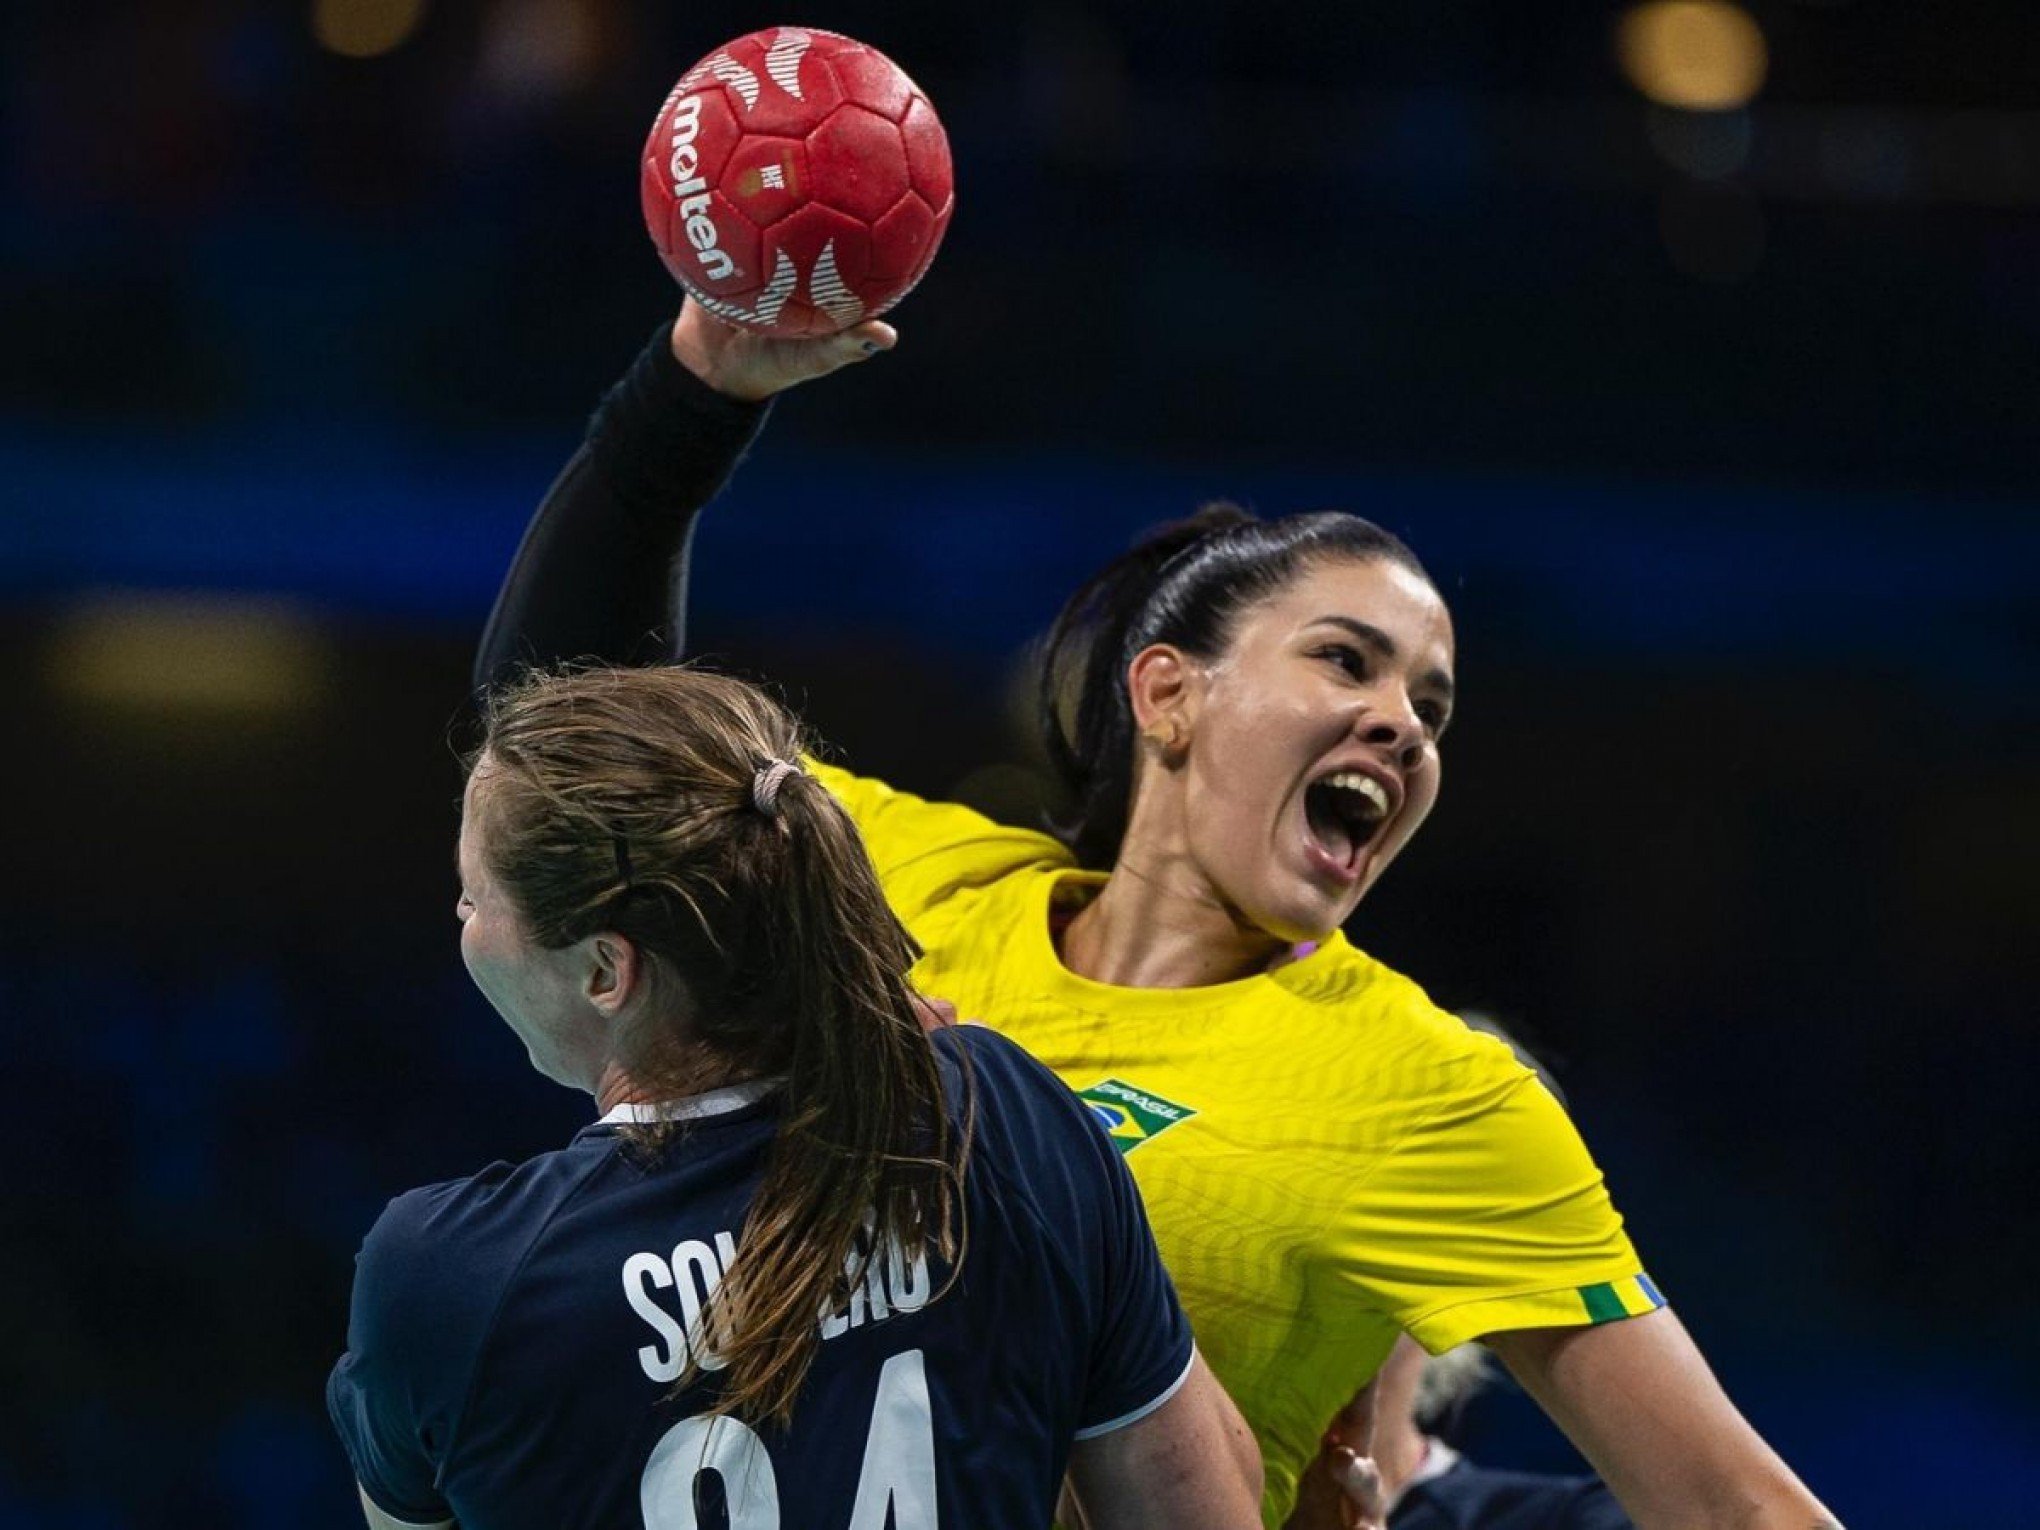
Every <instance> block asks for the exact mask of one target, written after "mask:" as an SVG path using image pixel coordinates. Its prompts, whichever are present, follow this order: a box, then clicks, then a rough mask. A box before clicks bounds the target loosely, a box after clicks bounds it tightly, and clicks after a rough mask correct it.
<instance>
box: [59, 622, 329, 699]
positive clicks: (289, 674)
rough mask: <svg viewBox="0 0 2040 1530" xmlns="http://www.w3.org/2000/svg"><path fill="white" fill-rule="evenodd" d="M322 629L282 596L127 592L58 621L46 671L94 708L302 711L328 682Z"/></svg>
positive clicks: (69, 695)
mask: <svg viewBox="0 0 2040 1530" xmlns="http://www.w3.org/2000/svg"><path fill="white" fill-rule="evenodd" d="M324 661H325V655H324V650H323V644H322V643H321V641H320V637H319V633H318V631H317V629H316V627H315V626H314V625H313V624H312V623H311V622H310V621H309V620H308V619H307V618H306V617H305V616H304V615H303V614H302V613H301V612H299V611H298V610H297V609H296V608H294V607H292V606H290V605H287V604H285V603H283V602H280V601H276V600H257V599H235V598H230V597H220V596H210V597H198V596H172V595H152V596H143V595H132V594H129V595H119V596H107V597H102V598H100V599H96V600H89V601H86V602H83V603H81V604H79V605H77V606H75V607H73V608H72V609H71V610H70V611H69V612H68V613H66V614H65V615H64V616H63V617H62V618H61V619H60V620H59V621H58V622H57V623H56V625H55V627H54V629H53V631H52V632H51V635H50V638H49V642H48V646H47V648H46V650H45V672H46V674H47V676H48V679H49V683H50V685H51V687H52V689H54V690H55V691H56V692H57V693H58V694H59V695H60V696H62V697H63V698H65V699H67V700H69V701H72V702H74V703H77V704H80V705H83V706H85V707H88V708H91V709H92V710H94V711H100V712H114V713H122V714H129V715H133V714H165V715H174V714H193V713H200V714H205V715H207V716H209V717H212V718H214V719H223V718H234V719H237V720H250V719H255V718H260V717H263V716H280V715H286V714H293V713H299V712H302V711H304V710H306V709H307V708H310V707H312V706H314V705H316V704H317V703H318V702H319V701H320V699H321V698H322V695H323V693H324V690H325V686H324V680H325V675H326V665H325V662H324Z"/></svg>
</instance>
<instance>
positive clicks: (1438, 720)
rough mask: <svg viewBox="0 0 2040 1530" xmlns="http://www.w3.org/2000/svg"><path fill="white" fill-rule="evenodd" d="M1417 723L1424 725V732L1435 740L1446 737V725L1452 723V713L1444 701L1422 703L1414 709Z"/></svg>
mask: <svg viewBox="0 0 2040 1530" xmlns="http://www.w3.org/2000/svg"><path fill="white" fill-rule="evenodd" d="M1412 710H1414V711H1415V712H1416V714H1417V721H1418V722H1420V723H1422V724H1423V725H1424V731H1425V732H1426V733H1428V734H1430V735H1431V737H1433V738H1443V737H1444V736H1445V725H1446V724H1447V723H1449V722H1451V721H1452V712H1451V710H1450V709H1449V708H1448V707H1447V706H1446V705H1445V703H1444V702H1442V701H1420V702H1418V703H1417V704H1416V706H1415V707H1414V708H1413V709H1412Z"/></svg>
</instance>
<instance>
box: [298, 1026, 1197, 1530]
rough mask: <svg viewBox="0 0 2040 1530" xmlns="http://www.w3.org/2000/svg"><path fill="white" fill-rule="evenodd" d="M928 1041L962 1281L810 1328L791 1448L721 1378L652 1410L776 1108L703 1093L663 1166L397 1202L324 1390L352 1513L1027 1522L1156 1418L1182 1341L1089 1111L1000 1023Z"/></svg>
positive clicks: (603, 1149) (863, 1302)
mask: <svg viewBox="0 0 2040 1530" xmlns="http://www.w3.org/2000/svg"><path fill="white" fill-rule="evenodd" d="M936 1047H937V1051H938V1052H939V1053H940V1054H941V1056H942V1064H943V1071H944V1074H945V1079H946V1081H947V1083H948V1085H949V1094H950V1098H951V1101H952V1107H953V1108H954V1109H956V1110H957V1112H958V1116H959V1119H960V1118H961V1117H962V1115H963V1114H964V1108H963V1106H962V1104H961V1101H962V1098H963V1095H964V1091H965V1088H966V1085H965V1080H966V1079H968V1081H969V1084H968V1087H969V1089H970V1092H971V1093H972V1095H973V1096H974V1098H973V1101H972V1112H971V1113H972V1114H973V1115H974V1122H973V1126H972V1136H971V1144H970V1156H969V1167H968V1170H967V1173H966V1178H965V1193H964V1198H963V1212H964V1216H963V1228H964V1232H965V1237H966V1244H965V1252H964V1255H963V1259H962V1261H961V1268H960V1272H959V1273H958V1276H957V1278H956V1279H954V1280H953V1281H951V1280H949V1279H948V1275H949V1272H948V1271H947V1270H946V1269H945V1268H944V1267H943V1266H942V1265H941V1264H940V1263H939V1262H936V1263H933V1264H931V1263H930V1261H929V1260H928V1259H927V1258H926V1257H925V1255H924V1256H921V1257H917V1258H905V1257H902V1256H901V1255H900V1254H899V1253H898V1252H897V1251H894V1252H893V1254H892V1255H891V1256H890V1257H885V1258H881V1259H880V1260H878V1261H877V1262H876V1263H875V1264H874V1266H873V1268H872V1270H871V1272H870V1274H869V1276H868V1277H867V1279H866V1280H865V1282H864V1283H863V1286H862V1291H861V1294H859V1295H856V1296H853V1297H852V1298H851V1300H850V1301H848V1302H847V1303H845V1304H844V1305H843V1306H842V1307H841V1308H840V1309H839V1310H837V1311H835V1312H832V1313H829V1314H827V1315H820V1314H818V1315H817V1323H818V1325H819V1331H820V1333H821V1335H822V1343H821V1346H820V1350H819V1352H818V1354H817V1356H816V1359H815V1363H814V1367H813V1369H812V1371H811V1372H810V1373H809V1376H808V1379H807V1382H806V1385H805V1388H804V1389H803V1392H802V1395H801V1399H800V1403H799V1406H798V1408H797V1410H796V1412H795V1414H794V1417H793V1420H792V1423H791V1426H790V1427H789V1428H786V1429H784V1430H778V1429H771V1428H767V1429H762V1430H753V1429H752V1428H750V1427H748V1426H746V1425H744V1424H742V1423H740V1422H738V1421H736V1420H734V1419H722V1420H720V1421H717V1422H714V1423H711V1422H710V1421H709V1420H707V1419H706V1418H704V1417H702V1416H701V1415H702V1413H703V1410H704V1409H705V1408H706V1407H707V1406H708V1405H709V1404H710V1402H711V1401H712V1400H713V1396H714V1391H715V1377H714V1374H713V1373H712V1372H711V1373H710V1374H709V1375H708V1376H707V1377H705V1378H704V1379H703V1380H702V1381H701V1382H700V1383H698V1384H695V1385H692V1386H690V1387H689V1388H688V1389H687V1390H686V1392H684V1393H683V1394H682V1395H681V1396H680V1397H678V1398H677V1399H673V1400H669V1398H668V1394H669V1393H671V1392H672V1390H673V1384H674V1381H675V1380H676V1379H677V1378H678V1377H679V1375H680V1373H681V1368H682V1366H683V1365H684V1363H685V1361H686V1359H687V1357H688V1353H689V1351H688V1347H687V1346H688V1344H689V1343H690V1334H689V1332H688V1330H690V1329H692V1330H693V1331H694V1335H695V1336H699V1325H698V1322H697V1321H695V1320H696V1319H697V1318H698V1314H699V1312H700V1307H701V1303H702V1301H703V1299H705V1298H706V1296H707V1295H708V1294H709V1292H710V1291H712V1290H713V1289H714V1287H715V1286H716V1285H717V1284H718V1283H719V1281H720V1279H721V1275H722V1272H723V1269H724V1267H725V1265H726V1264H727V1263H728V1262H729V1260H730V1259H731V1258H732V1257H735V1258H739V1259H740V1258H742V1252H741V1250H740V1249H739V1248H738V1233H739V1230H740V1229H741V1228H742V1227H743V1225H744V1216H745V1212H746V1210H747V1208H748V1206H749V1203H750V1200H751V1197H752V1195H753V1194H754V1193H755V1190H756V1187H757V1184H758V1180H759V1177H760V1175H761V1173H762V1172H763V1170H764V1166H765V1161H766V1156H767V1153H768V1151H769V1149H770V1146H771V1142H772V1138H773V1134H774V1131H775V1129H776V1126H777V1124H778V1114H779V1113H778V1105H777V1100H776V1097H775V1095H774V1094H773V1093H772V1092H770V1091H765V1092H763V1093H761V1092H760V1091H758V1090H757V1089H755V1088H749V1089H747V1088H738V1089H733V1090H722V1091H718V1092H716V1093H715V1094H713V1095H709V1096H703V1097H700V1098H699V1099H698V1100H697V1101H695V1102H694V1109H693V1111H692V1112H691V1113H690V1114H691V1119H688V1120H687V1121H686V1124H685V1130H684V1135H683V1136H682V1137H681V1138H680V1139H679V1141H678V1142H677V1143H676V1144H675V1145H674V1146H673V1147H671V1148H670V1149H668V1150H667V1151H665V1152H664V1153H663V1154H661V1155H660V1157H659V1159H658V1160H657V1161H648V1160H647V1159H646V1158H645V1156H644V1155H642V1154H639V1153H637V1152H635V1151H634V1150H633V1149H632V1148H631V1147H630V1146H629V1144H627V1143H626V1142H625V1141H623V1140H622V1139H621V1137H620V1135H619V1132H618V1129H617V1126H616V1124H614V1123H605V1124H599V1125H596V1126H591V1127H589V1128H587V1129H586V1130H584V1131H582V1132H581V1133H580V1134H579V1135H578V1136H576V1137H575V1139H574V1140H573V1142H572V1143H571V1144H570V1145H568V1146H567V1147H566V1148H564V1149H562V1150H560V1151H558V1152H554V1153H547V1154H544V1155H542V1156H540V1157H538V1158H535V1159H533V1160H531V1161H530V1162H528V1163H525V1164H522V1165H518V1166H516V1167H511V1166H508V1165H502V1164H499V1165H496V1166H494V1167H492V1168H490V1169H487V1170H484V1171H483V1172H482V1173H480V1174H477V1175H475V1176H473V1177H472V1178H469V1179H464V1180H456V1181H453V1182H451V1183H449V1184H443V1185H435V1186H431V1187H429V1188H427V1189H423V1190H416V1191H413V1192H411V1193H410V1194H408V1195H405V1196H402V1197H400V1198H398V1199H397V1200H396V1201H394V1202H393V1203H392V1204H391V1206H390V1208H389V1210H388V1211H387V1212H386V1213H385V1214H384V1216H383V1217H382V1219H381V1220H380V1221H379V1222H378V1223H377V1224H376V1227H375V1230H374V1231H373V1232H372V1233H371V1234H370V1235H369V1238H368V1241H367V1243H366V1244H365V1245H364V1247H363V1250H362V1255H361V1260H360V1265H359V1269H358V1272H357V1275H356V1285H355V1297H354V1313H353V1321H352V1325H351V1330H350V1335H349V1348H348V1354H347V1355H346V1357H345V1358H343V1359H342V1360H341V1362H340V1364H339V1366H338V1367H337V1368H336V1369H335V1371H334V1373H333V1377H332V1381H331V1383H330V1386H329V1389H328V1392H329V1402H330V1404H331V1408H332V1412H333V1417H334V1421H335V1423H336V1425H337V1426H338V1428H339V1430H340V1434H341V1437H342V1439H343V1441H344V1442H345V1443H346V1446H347V1449H348V1454H349V1455H350V1457H351V1458H352V1459H353V1462H354V1466H355V1469H356V1472H357V1474H358V1476H359V1478H360V1480H361V1483H362V1485H363V1487H364V1489H365V1490H366V1491H367V1493H368V1495H369V1496H370V1497H371V1498H372V1499H373V1500H374V1501H375V1502H376V1503H377V1504H378V1505H379V1506H381V1507H382V1508H383V1509H384V1510H385V1511H387V1512H388V1513H390V1514H392V1515H394V1516H396V1517H397V1518H400V1519H403V1520H408V1521H411V1522H413V1523H419V1524H428V1523H435V1522H438V1521H442V1520H445V1519H448V1518H454V1519H457V1520H458V1522H459V1523H460V1525H461V1526H462V1527H464V1530H525V1527H530V1530H570V1527H574V1526H591V1527H592V1526H604V1527H610V1526H618V1525H635V1524H637V1523H639V1516H640V1514H642V1522H643V1523H644V1524H645V1525H646V1526H647V1527H652V1530H660V1527H680V1526H689V1527H691V1526H694V1525H696V1524H716V1523H720V1522H722V1521H721V1520H720V1519H719V1518H718V1517H717V1516H716V1514H715V1513H714V1512H713V1511H711V1510H710V1509H709V1505H708V1500H710V1499H714V1498H716V1497H718V1496H720V1497H723V1498H724V1499H725V1508H724V1510H723V1512H724V1513H726V1514H727V1523H729V1524H730V1525H732V1526H744V1527H765V1526H771V1525H782V1524H783V1525H788V1526H801V1527H817V1530H820V1527H828V1526H843V1527H857V1530H884V1527H885V1525H886V1524H887V1523H888V1521H887V1518H886V1515H887V1512H888V1508H890V1512H891V1514H892V1516H893V1518H892V1521H891V1523H893V1524H894V1525H896V1526H897V1527H898V1530H911V1527H915V1526H929V1527H932V1526H934V1525H937V1524H952V1525H965V1524H967V1525H970V1526H973V1527H979V1530H998V1527H1002V1526H1011V1527H1013V1530H1041V1527H1042V1526H1044V1525H1046V1524H1047V1523H1049V1520H1050V1518H1051V1517H1052V1514H1053V1510H1054V1505H1055V1494H1056V1490H1057V1487H1058V1485H1059V1483H1060V1481H1061V1479H1062V1474H1063V1470H1064V1465H1065V1461H1066V1458H1067V1455H1068V1450H1069V1444H1070V1441H1071V1439H1072V1438H1073V1437H1075V1436H1078V1435H1081V1434H1086V1433H1094V1432H1100V1431H1104V1430H1109V1429H1111V1428H1113V1427H1116V1426H1119V1425H1124V1424H1127V1423H1131V1422H1133V1421H1134V1420H1135V1419H1137V1418H1138V1417H1140V1416H1141V1415H1142V1414H1144V1413H1145V1412H1146V1411H1148V1410H1149V1409H1151V1408H1153V1407H1155V1406H1157V1405H1159V1404H1160V1403H1162V1402H1164V1401H1165V1400H1166V1399H1167V1398H1168V1397H1169V1396H1170V1395H1171V1393H1172V1392H1173V1391H1174V1390H1175V1388H1176V1386H1177V1384H1178V1383H1179V1382H1180V1381H1181V1380H1182V1378H1183V1376H1184V1375H1185V1373H1186V1371H1187V1370H1188V1368H1189V1365H1190V1362H1191V1344H1190V1336H1189V1330H1188V1327H1187V1325H1186V1324H1185V1323H1184V1321H1183V1318H1182V1314H1181V1312H1180V1309H1178V1308H1177V1306H1176V1303H1175V1298H1174V1295H1173V1293H1172V1292H1171V1290H1170V1288H1169V1285H1168V1280H1167V1277H1166V1275H1164V1274H1163V1273H1162V1270H1161V1266H1160V1263H1159V1260H1158V1259H1157V1258H1156V1256H1155V1253H1154V1249H1153V1243H1152V1240H1151V1239H1150V1238H1149V1236H1148V1234H1147V1230H1146V1222H1145V1219H1144V1217H1143V1215H1142V1212H1141V1209H1140V1202H1139V1197H1138V1195H1137V1193H1136V1192H1135V1191H1134V1189H1133V1187H1132V1183H1131V1181H1130V1179H1129V1178H1128V1177H1127V1175H1126V1173H1125V1171H1124V1169H1123V1167H1122V1166H1121V1164H1120V1161H1119V1156H1118V1154H1117V1153H1116V1152H1114V1151H1113V1149H1112V1147H1111V1146H1110V1144H1109V1143H1108V1142H1107V1141H1106V1139H1105V1136H1104V1134H1103V1132H1102V1131H1101V1130H1099V1128H1098V1127H1097V1125H1096V1123H1095V1122H1093V1121H1091V1120H1090V1119H1089V1118H1088V1115H1087V1113H1086V1112H1085V1111H1084V1109H1083V1107H1082V1106H1081V1104H1079V1103H1078V1102H1077V1101H1076V1100H1075V1098H1074V1097H1073V1096H1071V1095H1070V1094H1069V1092H1068V1091H1067V1090H1065V1089H1064V1088H1063V1087H1062V1086H1061V1085H1060V1084H1059V1083H1057V1082H1056V1080H1055V1079H1054V1078H1053V1077H1052V1076H1051V1075H1049V1074H1048V1073H1047V1072H1046V1071H1045V1070H1044V1069H1042V1068H1041V1067H1040V1066H1039V1065H1037V1064H1035V1063H1033V1062H1032V1061H1031V1060H1029V1059H1028V1058H1027V1057H1026V1056H1025V1055H1024V1054H1023V1053H1021V1052H1020V1051H1019V1050H1018V1049H1017V1048H1015V1047H1014V1046H1012V1045H1011V1044H1010V1043H1008V1042H1005V1041H1003V1040H1002V1039H1000V1038H999V1037H997V1036H995V1035H993V1034H992V1033H990V1032H989V1031H985V1030H981V1029H978V1028H975V1027H972V1028H965V1029H960V1030H955V1031H949V1032H945V1033H943V1034H942V1035H940V1036H938V1037H937V1039H936ZM619 1119H621V1116H619ZM938 1293H939V1295H938ZM695 1358H696V1359H698V1360H701V1361H703V1362H704V1363H710V1364H712V1363H714V1357H713V1355H712V1354H706V1353H697V1354H696V1356H695Z"/></svg>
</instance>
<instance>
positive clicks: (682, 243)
mask: <svg viewBox="0 0 2040 1530" xmlns="http://www.w3.org/2000/svg"><path fill="white" fill-rule="evenodd" d="M642 182H643V184H642V187H641V190H642V195H643V200H644V208H645V226H646V228H648V229H650V230H651V235H652V243H653V244H655V245H657V246H658V248H659V258H660V259H661V260H663V261H665V263H666V269H667V270H668V271H671V272H672V273H673V275H674V276H675V277H676V278H678V280H679V282H680V285H681V286H683V287H685V288H686V289H687V291H688V292H689V293H690V294H692V296H693V298H694V300H695V301H696V302H698V303H700V304H701V306H702V307H704V308H706V309H707V310H708V311H709V312H710V313H712V314H714V315H715V316H716V317H717V318H719V319H723V320H725V321H727V322H728V323H731V324H737V325H741V326H743V327H744V328H745V329H749V330H755V331H757V332H758V333H759V334H765V335H782V336H812V335H831V334H834V333H835V332H836V331H838V330H842V329H848V328H849V327H850V326H851V325H853V324H857V323H860V322H862V321H863V320H865V319H869V318H874V317H876V316H877V315H879V314H882V313H884V312H885V311H886V310H887V309H888V308H890V307H892V306H893V304H895V303H897V302H898V301H899V300H900V299H901V298H903V297H905V296H906V295H907V294H908V293H909V292H911V291H912V290H913V288H914V284H915V283H916V282H918V281H919V280H920V279H921V278H922V276H923V275H925V274H926V273H927V270H928V265H929V262H931V261H932V260H934V258H935V249H936V246H938V245H939V244H941V243H942V235H943V233H944V232H945V231H946V230H947V229H948V227H949V215H950V213H951V212H952V211H953V210H954V209H955V206H956V193H955V189H954V182H953V178H952V176H951V174H950V167H949V137H948V135H947V134H945V133H944V132H943V131H942V124H941V123H940V122H939V121H937V120H936V117H935V108H934V107H932V106H930V105H929V104H928V98H927V97H926V96H924V95H922V94H921V91H920V88H919V87H918V86H916V85H915V84H914V82H913V81H912V80H910V79H908V78H907V76H906V74H905V72H904V71H903V70H902V69H901V68H900V67H899V65H897V64H895V63H894V62H893V61H892V60H891V59H889V58H887V57H886V56H885V55H884V54H883V53H880V52H879V51H878V50H877V49H876V48H871V47H867V46H865V45H864V44H863V43H860V42H854V41H852V40H851V39H850V38H848V37H840V36H838V35H837V34H836V33H834V32H823V31H819V30H817V29H815V28H813V27H772V28H769V29H767V30H766V31H763V32H753V33H751V34H750V35H749V36H746V37H739V38H738V39H737V40H736V41H735V42H732V43H727V44H725V45H724V46H722V47H720V48H718V49H716V50H715V52H713V53H711V54H709V56H708V57H707V58H705V59H703V60H702V61H701V62H700V63H698V64H696V65H695V66H694V67H693V68H692V69H690V70H688V71H687V72H686V73H685V74H683V75H682V76H680V83H679V84H677V85H675V86H674V87H673V93H672V94H671V95H669V96H667V97H666V104H665V105H664V106H662V107H661V108H660V109H659V115H658V118H657V120H656V121H654V122H653V123H652V133H651V137H649V138H647V139H646V140H645V153H644V165H643V177H642Z"/></svg>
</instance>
